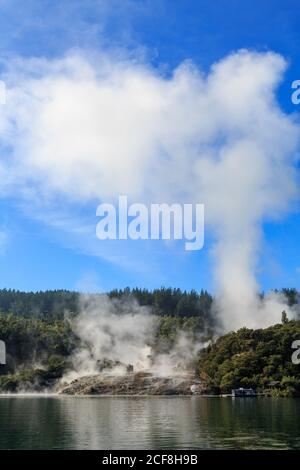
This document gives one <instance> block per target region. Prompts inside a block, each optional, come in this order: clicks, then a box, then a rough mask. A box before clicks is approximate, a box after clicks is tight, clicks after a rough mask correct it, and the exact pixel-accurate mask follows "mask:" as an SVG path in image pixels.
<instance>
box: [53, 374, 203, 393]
mask: <svg viewBox="0 0 300 470" xmlns="http://www.w3.org/2000/svg"><path fill="white" fill-rule="evenodd" d="M194 380H195V378H194V375H193V374H186V375H175V376H169V377H160V376H156V375H153V374H152V373H150V372H132V373H129V374H126V375H109V374H98V375H92V376H86V377H81V378H79V379H76V380H73V381H72V382H71V383H69V384H63V385H62V386H61V388H60V389H59V391H58V392H59V393H60V394H64V395H128V396H130V395H132V396H133V395H144V396H145V395H192V391H191V386H192V385H193V383H194Z"/></svg>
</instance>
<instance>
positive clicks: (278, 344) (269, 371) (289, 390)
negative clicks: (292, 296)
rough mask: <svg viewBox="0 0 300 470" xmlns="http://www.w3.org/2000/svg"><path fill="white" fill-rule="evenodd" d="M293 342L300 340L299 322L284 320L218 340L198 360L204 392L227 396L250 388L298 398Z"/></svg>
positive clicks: (299, 381) (298, 375)
mask: <svg viewBox="0 0 300 470" xmlns="http://www.w3.org/2000/svg"><path fill="white" fill-rule="evenodd" d="M294 340H300V321H286V320H285V319H284V323H283V324H278V325H274V326H271V327H269V328H266V329H259V330H251V329H247V328H242V329H240V330H238V331H237V332H233V333H229V334H227V335H225V336H222V337H220V338H219V339H218V340H217V341H216V342H215V343H214V344H212V345H210V346H209V347H208V348H207V349H206V350H205V351H203V352H202V354H201V358H200V361H199V371H200V374H201V375H202V377H203V381H204V383H205V386H206V388H207V390H210V391H214V392H216V393H230V392H231V390H232V389H233V388H239V387H245V388H247V387H252V388H254V389H257V390H258V391H261V392H267V393H269V394H271V395H273V396H300V364H299V365H297V364H293V362H292V354H293V352H295V350H294V349H292V343H293V341H294ZM299 356H300V355H299Z"/></svg>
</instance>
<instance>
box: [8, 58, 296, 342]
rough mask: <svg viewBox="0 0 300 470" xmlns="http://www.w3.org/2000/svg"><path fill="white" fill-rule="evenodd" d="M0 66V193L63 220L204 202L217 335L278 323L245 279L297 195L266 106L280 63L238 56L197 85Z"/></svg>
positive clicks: (181, 72) (185, 70) (117, 69)
mask: <svg viewBox="0 0 300 470" xmlns="http://www.w3.org/2000/svg"><path fill="white" fill-rule="evenodd" d="M7 65H8V67H7V76H6V77H4V78H5V81H6V83H7V105H6V106H5V107H4V108H5V109H4V110H3V112H2V114H1V116H0V133H1V136H2V139H4V143H5V145H6V146H7V147H10V148H11V152H12V153H11V159H10V160H8V159H6V160H4V161H3V162H2V163H1V165H0V174H1V176H2V177H1V180H2V181H4V182H5V186H4V183H3V187H2V188H1V189H2V192H3V191H6V192H9V191H10V190H11V188H13V191H14V193H15V192H16V187H17V186H18V187H19V188H20V190H21V195H22V197H26V198H28V197H29V198H30V197H31V196H36V195H38V196H40V195H42V196H43V197H44V198H46V199H47V202H48V203H49V201H51V200H52V199H53V198H55V197H57V196H60V197H62V196H63V197H64V201H65V207H66V209H67V207H68V206H67V204H72V203H73V202H74V201H75V202H78V201H80V202H82V203H90V202H91V201H94V200H95V199H97V200H103V199H105V200H107V199H114V198H115V197H117V196H118V195H119V194H127V195H128V196H129V197H131V199H135V200H137V201H140V202H142V201H144V202H145V201H158V200H159V201H164V202H174V201H176V202H180V201H184V202H193V201H194V202H204V203H205V206H206V223H207V227H208V228H210V230H211V232H212V234H213V236H214V238H215V240H216V243H215V248H214V272H215V281H216V292H217V298H218V301H217V303H218V305H217V309H218V310H219V311H220V313H221V315H222V319H223V323H224V327H225V329H226V330H229V329H235V328H238V327H240V326H265V325H268V324H271V323H274V322H277V321H279V320H280V314H281V310H282V309H283V305H282V302H281V299H278V298H277V297H276V296H272V297H271V298H267V299H265V300H264V301H263V302H261V301H260V300H259V299H258V297H257V292H258V291H259V286H258V285H257V283H256V279H255V270H256V267H257V262H258V260H259V250H260V246H261V242H260V239H261V236H262V233H261V226H262V222H263V221H265V220H266V219H269V218H274V217H275V218H276V217H278V216H280V215H281V214H282V213H284V211H286V210H287V209H289V206H290V202H291V200H292V199H293V198H294V197H295V196H296V195H297V190H296V170H295V159H296V151H297V147H298V138H299V126H298V125H297V124H296V123H295V122H294V118H293V117H291V116H288V115H286V114H284V113H283V112H282V111H281V109H280V107H279V105H278V103H277V100H276V88H277V86H278V84H279V82H280V80H281V78H282V74H283V72H284V70H285V61H284V59H283V58H282V57H281V56H279V55H277V54H275V53H272V52H268V53H255V52H249V51H245V50H243V51H239V52H236V53H234V54H232V55H229V56H227V57H225V58H224V59H223V60H221V61H220V62H218V63H216V64H214V65H213V66H212V68H211V70H210V71H209V73H208V74H204V73H203V72H202V71H201V70H199V69H198V68H197V67H196V66H194V65H192V64H190V63H185V64H182V65H180V66H179V67H178V68H177V69H176V70H175V71H174V73H173V74H172V76H171V77H164V76H162V75H160V74H159V72H158V71H157V70H154V69H153V68H152V67H151V66H149V65H146V64H144V63H138V61H137V60H135V61H133V60H128V59H126V58H124V57H120V56H116V55H114V54H107V53H106V54H102V55H101V56H100V55H94V56H93V57H92V59H90V60H89V59H87V58H86V56H84V55H83V54H80V53H77V54H71V55H69V56H67V57H65V58H63V59H60V60H36V59H32V60H21V61H20V60H19V61H14V62H13V63H8V64H7ZM150 175H151V177H150ZM70 207H71V206H70ZM285 308H286V307H285ZM128 321H129V324H130V320H128ZM142 325H144V324H143V323H142ZM135 326H136V327H137V328H139V327H140V324H137V325H133V328H135ZM108 336H109V335H108ZM104 339H105V338H104Z"/></svg>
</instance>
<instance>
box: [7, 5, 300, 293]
mask: <svg viewBox="0 0 300 470" xmlns="http://www.w3.org/2000/svg"><path fill="white" fill-rule="evenodd" d="M242 4H243V8H241V2H240V1H238V0H226V1H225V0H219V1H215V2H212V1H210V0H202V1H201V0H199V1H196V0H185V1H184V0H169V1H167V0H153V1H129V0H119V1H118V0H111V1H96V0H95V1H93V0H84V1H83V0H80V1H79V0H73V1H68V0H64V1H63V2H61V1H56V0H51V1H47V0H44V1H43V0H42V1H37V0H28V1H27V2H22V1H19V0H9V1H6V0H0V57H1V63H3V61H7V60H11V58H12V57H15V56H19V57H23V58H24V59H28V58H30V57H38V58H46V59H49V60H53V59H56V58H58V57H61V56H63V55H64V54H65V53H67V52H68V51H70V50H74V49H82V50H84V51H85V54H90V53H91V51H97V50H100V49H101V50H102V51H103V50H104V51H105V50H118V49H122V50H124V49H126V51H127V53H128V54H130V53H131V52H132V53H134V54H136V53H137V51H138V53H139V54H140V55H141V56H142V57H143V61H146V62H147V63H149V64H151V66H152V67H154V68H156V69H157V70H159V71H160V73H162V74H165V75H168V74H171V73H172V70H173V69H174V68H176V67H177V66H178V65H179V64H180V63H182V62H183V61H186V60H191V61H193V63H194V64H196V66H198V67H199V68H201V69H202V70H203V71H208V70H209V68H210V66H211V64H213V63H215V62H217V61H219V60H220V59H222V58H223V57H225V56H226V55H228V54H229V53H231V52H234V51H237V50H239V49H241V48H245V49H249V50H254V51H259V52H267V51H270V50H271V51H274V52H276V53H279V54H281V55H282V56H283V57H284V58H285V59H286V60H287V61H288V64H289V66H288V69H287V71H286V73H285V75H284V80H283V82H282V83H281V85H280V87H279V89H278V95H277V97H278V100H279V103H280V105H281V107H282V109H283V110H284V111H285V112H287V113H295V114H297V113H299V110H298V108H297V106H295V105H293V104H292V103H291V82H292V81H293V80H296V79H300V70H299V63H300V34H299V20H300V12H299V5H298V2H297V1H296V0H277V1H276V0H273V1H272V2H270V1H267V0H257V1H256V0H251V1H250V0H244V1H243V2H242ZM0 70H1V69H0ZM0 78H1V76H0ZM0 112H1V109H0ZM2 152H4V153H5V150H2ZM2 157H3V155H2ZM3 158H5V155H4V157H3ZM278 184H279V185H280V181H279V182H278ZM61 204H62V206H63V205H64V204H65V202H64V200H63V199H62V200H61ZM79 205H80V204H79ZM79 205H78V206H79ZM95 207H96V206H95V204H94V205H93V204H90V205H84V207H83V206H81V205H80V208H79V207H78V208H76V207H75V208H74V211H73V214H74V212H77V211H80V213H81V216H83V217H84V218H85V219H87V220H88V223H89V224H95V226H96V223H97V220H96V217H95ZM298 209H299V207H298V202H295V204H294V206H293V208H292V210H291V213H290V214H288V215H287V216H285V217H284V218H282V219H281V220H279V221H277V222H268V221H265V222H264V224H263V230H264V240H263V242H262V243H263V244H262V250H261V251H262V255H261V257H260V261H259V264H258V267H257V277H258V279H259V283H260V286H261V288H262V289H265V290H267V289H270V288H275V287H276V288H280V287H284V286H289V287H299V280H300V270H299V268H300V252H299V249H298V245H299V239H300V215H299V210H298ZM34 212H35V208H34V207H32V208H31V210H29V209H28V207H26V208H25V209H24V204H22V201H20V199H19V197H18V196H14V197H13V196H12V195H11V194H9V195H8V194H6V193H5V194H4V195H3V197H2V198H1V200H0V232H1V233H2V236H1V237H0V263H1V268H0V287H8V288H15V289H21V290H42V289H54V288H67V289H91V290H95V289H100V290H109V289H112V288H118V287H120V288H121V287H125V286H127V285H129V286H140V287H148V288H154V287H159V286H161V285H166V286H174V287H182V288H184V289H190V288H196V289H200V288H202V287H203V288H207V289H209V290H211V289H213V281H212V274H211V265H212V258H211V245H212V243H213V239H212V236H211V234H210V233H209V232H208V233H207V234H206V241H205V247H204V249H203V250H201V251H199V252H194V253H193V252H190V253H186V252H183V251H182V249H178V248H175V249H174V248H173V249H172V248H171V249H169V248H168V247H167V248H166V247H165V246H164V245H163V244H161V243H159V242H151V243H155V245H154V246H153V245H151V248H150V245H149V243H150V242H143V243H139V244H138V246H136V245H133V244H132V243H126V242H123V245H122V246H121V248H120V246H118V247H116V253H120V250H121V252H124V253H126V252H127V253H128V258H130V259H131V260H133V262H132V263H129V262H127V261H128V260H127V261H126V262H122V260H121V259H120V263H118V261H116V260H114V261H113V262H112V261H111V256H105V254H104V255H103V250H104V251H105V250H106V246H104V245H103V250H102V248H99V246H98V244H99V243H101V242H100V241H98V240H92V241H91V244H90V245H89V241H88V240H85V241H84V242H83V241H82V240H80V235H78V234H77V235H76V236H75V235H74V234H73V235H72V234H70V231H69V232H68V233H67V232H66V230H61V229H60V228H59V227H58V226H57V224H54V225H53V224H49V223H48V220H47V219H49V218H50V216H51V215H50V214H48V213H47V208H46V209H45V210H44V212H43V217H40V216H36V214H35V213H34ZM88 245H89V246H88ZM96 245H97V247H96ZM110 250H111V251H114V248H110ZM148 250H150V251H151V254H150V255H149V253H148ZM101 253H102V254H101ZM144 260H145V261H144ZM143 261H144V263H143ZM143 266H144V268H143Z"/></svg>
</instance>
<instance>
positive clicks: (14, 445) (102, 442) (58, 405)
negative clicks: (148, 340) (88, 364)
mask: <svg viewBox="0 0 300 470" xmlns="http://www.w3.org/2000/svg"><path fill="white" fill-rule="evenodd" d="M0 448H1V449H116V448H118V449H133V448H142V449H191V448H194V449H195V448H199V449H211V448H235V449H252V448H253V449H259V448H277V449H286V448H290V449H300V400H297V399H267V398H266V399H253V398H249V399H247V398H246V399H231V398H223V399H222V398H202V397H151V398H149V397H148V398H146V397H140V398H136V397H130V398H129V397H128V398H123V397H93V398H90V397H36V396H35V397H1V398H0Z"/></svg>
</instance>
